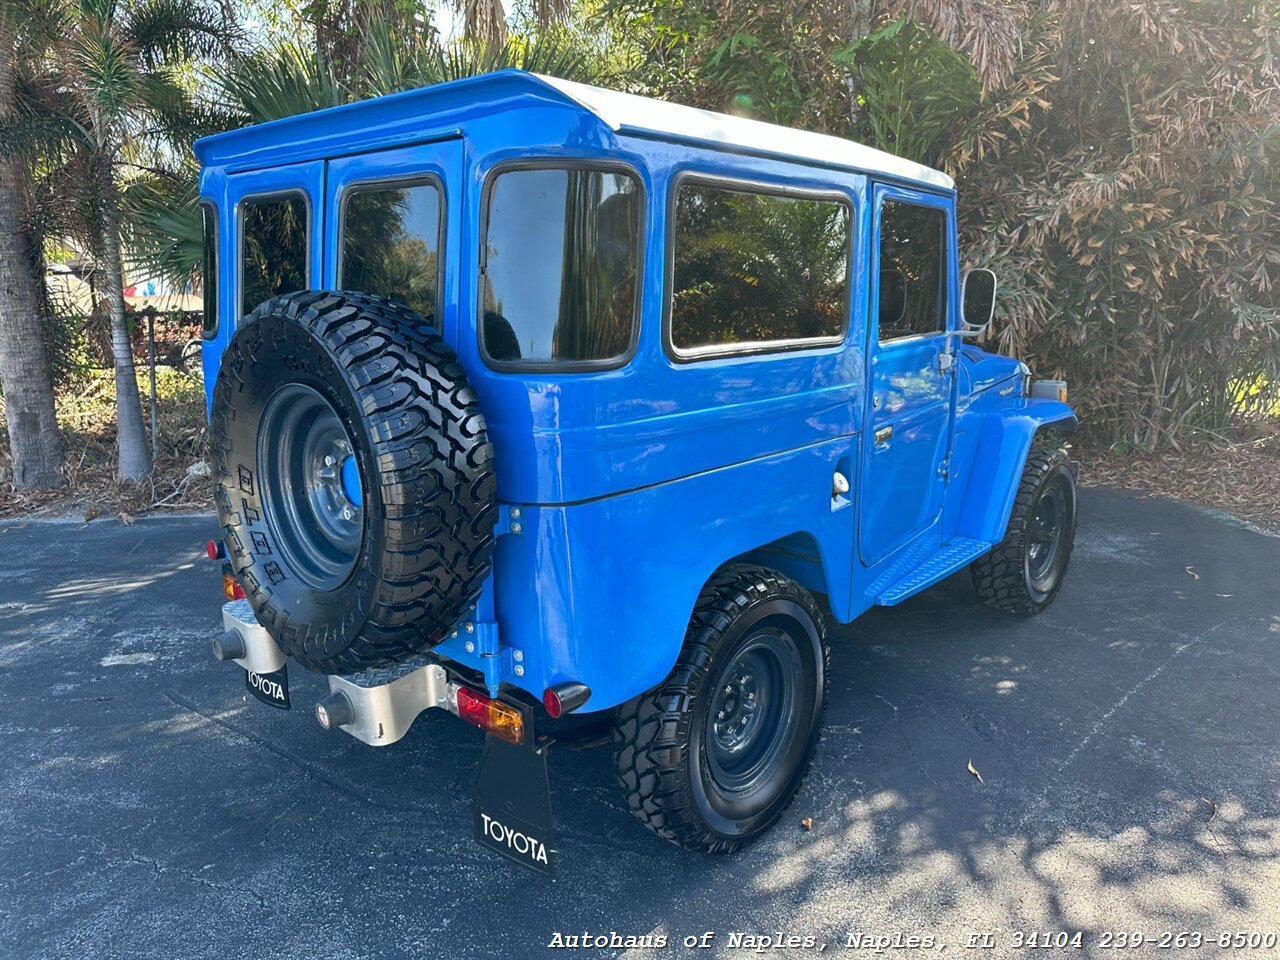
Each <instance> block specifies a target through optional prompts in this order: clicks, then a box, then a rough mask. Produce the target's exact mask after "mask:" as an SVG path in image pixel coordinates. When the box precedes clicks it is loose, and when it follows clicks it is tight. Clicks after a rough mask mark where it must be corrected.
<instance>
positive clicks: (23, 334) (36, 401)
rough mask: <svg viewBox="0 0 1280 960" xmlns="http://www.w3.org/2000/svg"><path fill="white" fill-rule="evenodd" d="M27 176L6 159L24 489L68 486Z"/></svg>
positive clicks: (2, 255) (9, 48)
mask: <svg viewBox="0 0 1280 960" xmlns="http://www.w3.org/2000/svg"><path fill="white" fill-rule="evenodd" d="M0 33H3V35H4V36H5V38H6V39H4V40H0V124H3V123H5V122H6V121H8V120H9V118H10V116H11V115H12V113H13V86H14V84H13V80H14V58H15V54H16V46H15V44H14V42H13V40H12V39H9V38H12V37H14V32H13V31H12V29H11V25H10V24H9V22H8V21H7V19H6V17H5V10H4V9H3V8H0ZM26 182H27V171H26V168H25V166H24V165H23V163H22V161H21V160H20V159H18V158H17V157H15V156H13V155H11V154H10V155H7V156H3V157H0V389H3V392H4V401H5V407H6V421H7V423H8V427H9V450H10V453H11V455H12V458H13V484H14V486H15V487H17V488H18V489H19V490H47V489H52V488H54V487H60V486H62V482H63V477H62V437H61V435H60V434H59V433H58V421H57V418H56V416H55V415H54V406H53V383H52V374H51V370H50V367H49V357H48V353H47V352H46V350H45V342H44V331H43V330H42V329H41V327H40V310H39V301H40V298H39V294H38V288H37V283H36V274H35V269H34V268H35V259H34V258H33V257H32V255H31V254H32V251H31V249H30V247H29V245H28V233H27V229H26V223H25V222H24V221H25V218H24V216H23V211H24V207H25V200H26V197H25V193H26Z"/></svg>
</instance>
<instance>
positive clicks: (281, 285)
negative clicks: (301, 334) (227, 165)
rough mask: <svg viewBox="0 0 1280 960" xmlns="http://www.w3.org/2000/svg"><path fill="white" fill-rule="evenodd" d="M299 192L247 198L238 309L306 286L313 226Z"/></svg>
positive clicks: (242, 209) (242, 211) (242, 228)
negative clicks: (309, 222)
mask: <svg viewBox="0 0 1280 960" xmlns="http://www.w3.org/2000/svg"><path fill="white" fill-rule="evenodd" d="M307 220H308V217H307V198H306V197H305V196H303V195H302V194H301V193H287V194H280V195H278V196H272V197H260V198H256V199H251V200H246V201H244V203H243V204H242V205H241V221H240V224H241V226H240V231H241V237H240V257H241V263H240V311H241V313H242V314H245V313H248V312H249V311H250V310H252V309H253V308H254V307H256V306H257V305H258V304H260V303H261V302H262V301H263V300H266V299H268V298H270V297H276V296H279V295H280V294H283V293H293V292H294V291H295V290H305V289H307V286H308V283H309V280H308V264H309V260H310V249H309V247H310V239H311V238H310V230H309V225H308V222H307Z"/></svg>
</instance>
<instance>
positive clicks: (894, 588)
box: [876, 538, 991, 607]
mask: <svg viewBox="0 0 1280 960" xmlns="http://www.w3.org/2000/svg"><path fill="white" fill-rule="evenodd" d="M990 549H991V544H989V543H987V542H986V541H985V540H968V539H965V538H957V539H955V540H952V541H951V542H950V543H948V544H947V545H946V546H945V547H941V548H940V549H939V550H938V552H937V553H935V554H933V556H931V557H929V559H927V560H925V561H924V562H923V563H921V564H920V565H919V566H917V567H915V568H914V569H912V570H911V571H910V572H909V573H907V574H906V576H904V577H902V578H901V579H900V580H897V581H895V582H894V583H893V584H891V585H890V586H889V587H887V588H886V589H885V590H884V591H883V592H882V593H880V594H878V595H877V596H876V603H877V604H878V605H880V606H882V607H891V606H893V605H894V604H896V603H901V602H902V601H903V600H905V599H907V597H910V596H913V595H915V594H917V593H919V592H920V591H921V590H923V589H925V588H926V587H931V586H933V584H935V583H937V582H938V581H939V580H942V579H944V578H945V577H949V576H951V574H953V573H955V572H956V571H957V570H959V569H960V568H961V567H963V566H965V565H967V564H969V563H971V562H973V561H974V560H976V559H978V557H980V556H982V555H983V554H984V553H986V552H987V551H988V550H990Z"/></svg>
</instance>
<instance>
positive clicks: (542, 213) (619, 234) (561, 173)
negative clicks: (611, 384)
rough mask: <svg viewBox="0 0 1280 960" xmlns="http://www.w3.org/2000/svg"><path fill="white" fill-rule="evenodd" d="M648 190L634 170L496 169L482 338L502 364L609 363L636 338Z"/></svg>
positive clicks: (488, 227) (490, 354) (486, 248)
mask: <svg viewBox="0 0 1280 960" xmlns="http://www.w3.org/2000/svg"><path fill="white" fill-rule="evenodd" d="M642 211H643V195H642V191H641V188H640V183H639V181H638V180H637V179H636V177H635V176H634V175H632V174H631V173H629V172H626V171H622V170H615V169H593V168H590V167H567V168H566V167H537V168H530V169H514V170H506V171H500V172H499V173H498V174H497V175H496V176H495V177H494V178H493V179H492V180H491V181H490V186H489V197H488V208H487V213H486V218H485V237H484V250H483V252H482V277H481V314H482V315H481V317H480V343H481V347H482V349H483V352H484V355H485V357H486V358H487V359H488V360H489V361H490V362H491V363H493V364H494V365H497V366H510V365H520V366H531V365H532V366H542V367H548V368H554V369H564V368H566V367H571V366H572V365H575V364H577V365H583V364H585V365H588V366H595V367H598V366H612V365H616V364H618V363H620V362H622V361H623V360H625V358H626V356H627V355H628V354H629V353H630V351H631V347H632V344H633V342H634V339H635V329H636V297H637V290H636V284H637V278H638V275H639V270H640V228H641V217H642Z"/></svg>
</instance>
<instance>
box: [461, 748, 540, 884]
mask: <svg viewBox="0 0 1280 960" xmlns="http://www.w3.org/2000/svg"><path fill="white" fill-rule="evenodd" d="M549 745H550V744H548V743H544V744H542V745H540V746H521V745H518V744H514V743H508V742H507V741H506V740H502V739H499V738H498V737H495V736H493V735H492V734H488V735H486V736H485V739H484V753H483V754H481V756H480V766H479V767H478V768H477V770H476V784H475V797H476V839H477V840H479V841H480V843H481V844H482V845H483V846H485V847H488V848H489V849H490V850H494V851H496V852H497V853H500V854H502V855H503V856H504V857H509V858H510V859H512V860H515V861H516V862H517V863H522V864H524V865H525V866H526V867H531V868H532V869H534V870H537V871H538V872H539V873H543V874H546V875H548V876H551V875H552V874H553V873H554V862H555V853H556V851H555V850H554V849H553V847H552V843H553V842H554V836H553V833H552V827H551V785H550V782H549V781H548V779H547V748H548V746H549Z"/></svg>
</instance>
